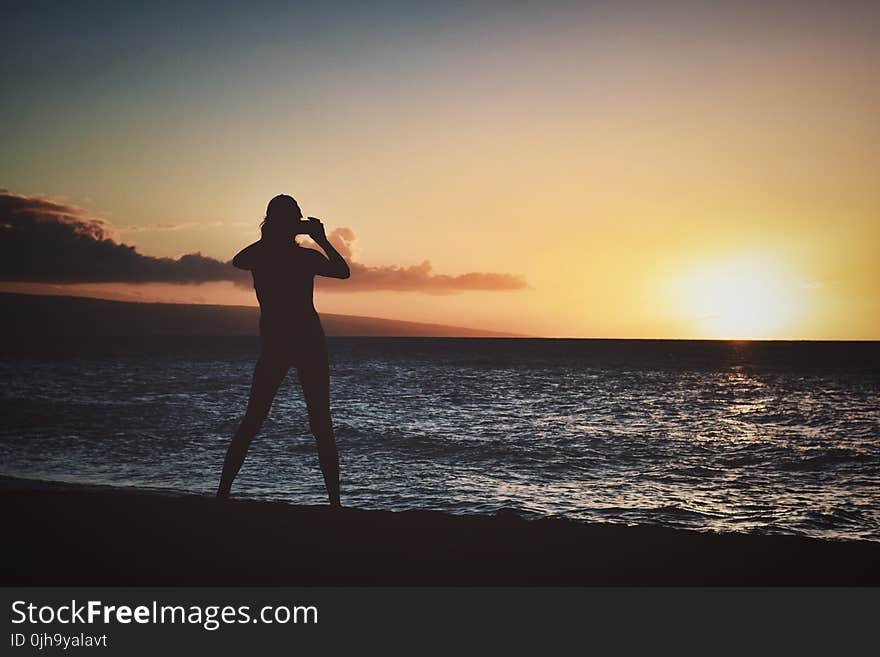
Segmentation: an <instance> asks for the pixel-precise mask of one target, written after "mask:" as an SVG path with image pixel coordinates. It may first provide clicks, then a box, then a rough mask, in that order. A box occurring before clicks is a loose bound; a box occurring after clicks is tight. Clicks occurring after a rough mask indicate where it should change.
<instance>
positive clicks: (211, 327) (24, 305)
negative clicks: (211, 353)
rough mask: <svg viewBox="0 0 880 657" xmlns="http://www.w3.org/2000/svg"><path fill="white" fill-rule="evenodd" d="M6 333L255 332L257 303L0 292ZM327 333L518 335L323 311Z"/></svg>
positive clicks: (0, 326) (1, 324)
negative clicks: (202, 303)
mask: <svg viewBox="0 0 880 657" xmlns="http://www.w3.org/2000/svg"><path fill="white" fill-rule="evenodd" d="M0 308H2V310H3V315H4V318H5V319H4V321H3V322H0V335H3V336H4V337H27V338H34V337H39V336H47V337H49V336H59V337H60V336H64V337H77V336H86V337H102V336H108V337H109V336H113V337H117V336H154V335H162V336H171V335H181V336H225V335H231V336H234V335H242V336H246V335H257V334H258V332H259V327H258V323H259V317H260V309H259V308H256V307H251V306H216V305H195V304H177V303H141V302H131V301H109V300H105V299H92V298H86V297H66V296H51V295H36V294H14V293H0ZM321 322H322V324H323V325H324V330H325V332H326V333H327V335H334V336H336V335H338V336H388V337H484V338H486V337H491V338H494V337H521V336H516V335H515V334H512V333H501V332H496V331H485V330H481V329H473V328H466V327H461V326H446V325H443V324H425V323H421V322H405V321H399V320H392V319H380V318H376V317H359V316H352V315H334V314H329V313H321Z"/></svg>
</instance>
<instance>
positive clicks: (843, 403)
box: [0, 338, 880, 541]
mask: <svg viewBox="0 0 880 657" xmlns="http://www.w3.org/2000/svg"><path fill="white" fill-rule="evenodd" d="M258 348H259V345H258V341H257V340H256V339H252V338H128V339H100V340H98V339H96V340H81V341H78V342H70V343H65V344H56V345H53V346H52V350H53V351H52V353H51V354H46V353H42V354H40V355H39V356H37V355H30V356H28V355H25V354H21V355H18V356H15V357H10V356H7V357H5V358H4V359H3V360H2V361H0V372H2V379H3V389H2V398H0V408H2V415H3V426H2V432H0V474H5V475H10V476H19V477H28V478H37V479H53V480H60V481H70V482H80V483H89V484H109V485H114V486H136V487H146V488H152V489H162V490H168V491H184V492H195V493H204V494H213V492H214V490H215V489H216V485H217V480H218V477H219V473H220V468H221V466H222V462H223V457H224V454H225V450H226V447H227V444H228V441H229V439H230V437H231V435H232V434H233V433H234V431H235V429H236V428H237V426H238V423H239V421H240V420H241V416H242V414H243V412H244V409H245V405H246V403H247V397H248V392H249V385H250V376H251V372H252V370H253V366H254V362H255V360H256V356H257V351H258ZM330 352H331V361H332V403H333V418H334V423H335V427H336V433H337V441H338V444H339V450H340V461H341V468H342V486H343V501H344V503H345V504H347V505H350V506H356V507H361V508H372V509H392V510H401V509H414V508H421V509H426V508H427V509H436V510H443V511H449V512H453V513H482V514H490V513H495V512H496V511H498V510H499V509H515V510H516V511H518V512H519V513H521V514H523V515H525V516H566V517H570V518H575V519H581V520H590V521H608V522H618V523H628V524H634V523H638V524H659V525H666V526H672V527H685V528H691V529H698V530H718V531H739V532H755V533H792V534H802V535H807V536H814V537H823V538H836V539H869V540H874V541H878V540H880V500H878V492H880V343H876V342H873V343H870V342H869V343H811V342H805V343H789V342H767V343H763V342H702V341H629V340H620V341H615V340H517V339H428V338H331V339H330ZM233 493H234V495H237V496H240V497H248V498H259V499H273V500H286V501H290V502H295V503H299V504H322V503H325V500H326V497H325V493H324V489H323V482H322V479H321V474H320V471H319V469H318V465H317V455H316V451H315V448H314V440H313V438H312V437H311V435H310V434H309V431H308V423H307V418H306V414H305V407H304V403H303V400H302V394H301V392H300V389H299V386H298V384H297V382H296V377H295V375H294V373H293V372H291V374H289V375H288V378H287V379H286V381H285V383H284V384H283V385H282V387H281V389H280V390H279V393H278V396H277V398H276V400H275V403H274V405H273V407H272V412H271V413H270V416H269V418H268V420H267V421H266V424H265V425H264V427H263V430H262V432H261V433H260V434H259V435H258V436H257V438H256V440H255V441H254V443H253V445H252V447H251V451H250V454H249V456H248V459H247V461H246V462H245V465H244V467H243V468H242V471H241V473H240V475H239V478H238V480H237V481H236V484H235V487H234V488H233Z"/></svg>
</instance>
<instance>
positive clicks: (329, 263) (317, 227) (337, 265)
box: [309, 217, 351, 278]
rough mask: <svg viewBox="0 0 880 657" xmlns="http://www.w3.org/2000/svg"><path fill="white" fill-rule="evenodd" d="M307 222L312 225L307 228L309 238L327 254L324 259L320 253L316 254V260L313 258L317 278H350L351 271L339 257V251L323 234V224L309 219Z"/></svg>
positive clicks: (343, 259) (340, 256) (311, 218)
mask: <svg viewBox="0 0 880 657" xmlns="http://www.w3.org/2000/svg"><path fill="white" fill-rule="evenodd" d="M309 222H310V223H311V224H312V225H311V226H310V227H309V236H310V237H311V238H312V239H313V240H315V244H317V245H318V246H320V247H321V248H322V249H324V253H326V254H327V257H326V258H324V257H322V256H321V254H320V253H317V252H316V253H317V255H318V258H315V262H316V267H315V273H316V274H318V276H329V277H330V278H348V277H349V276H351V270H350V269H349V268H348V263H347V262H345V258H343V257H342V255H340V253H339V251H337V250H336V248H335V247H334V246H333V245H332V244H331V243H330V240H328V239H327V235H326V233H325V232H324V224H322V223H321V220H320V219H315V218H314V217H309Z"/></svg>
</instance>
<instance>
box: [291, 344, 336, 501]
mask: <svg viewBox="0 0 880 657" xmlns="http://www.w3.org/2000/svg"><path fill="white" fill-rule="evenodd" d="M297 365H298V366H297V372H298V375H299V382H300V383H301V384H302V389H303V396H304V397H305V400H306V408H307V409H308V412H309V428H310V429H311V430H312V434H313V435H314V436H315V440H316V441H317V443H318V463H319V464H320V465H321V473H322V474H323V475H324V485H325V486H326V487H327V495H328V496H329V497H330V505H331V506H341V503H340V499H339V453H338V452H337V450H336V437H335V436H334V435H333V422H332V421H331V419H330V367H329V365H328V363H327V357H326V354H322V353H321V352H320V351H319V352H318V353H317V354H313V355H312V356H310V357H309V358H307V359H304V362H301V363H298V364H297Z"/></svg>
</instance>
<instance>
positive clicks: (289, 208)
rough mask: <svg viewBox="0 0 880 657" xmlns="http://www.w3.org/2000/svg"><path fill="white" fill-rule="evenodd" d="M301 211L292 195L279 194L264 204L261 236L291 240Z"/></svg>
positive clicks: (300, 216)
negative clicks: (266, 204) (264, 214)
mask: <svg viewBox="0 0 880 657" xmlns="http://www.w3.org/2000/svg"><path fill="white" fill-rule="evenodd" d="M301 219H302V211H301V210H300V209H299V205H298V204H297V202H296V200H294V198H293V197H292V196H288V195H287V194H279V195H278V196H276V197H275V198H273V199H272V200H271V201H269V205H268V206H266V218H265V219H264V220H263V223H262V224H261V225H260V230H261V231H262V234H263V237H264V238H265V237H267V238H270V239H283V240H292V239H293V236H294V235H295V234H296V227H297V223H298V222H299V221H300V220H301Z"/></svg>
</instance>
